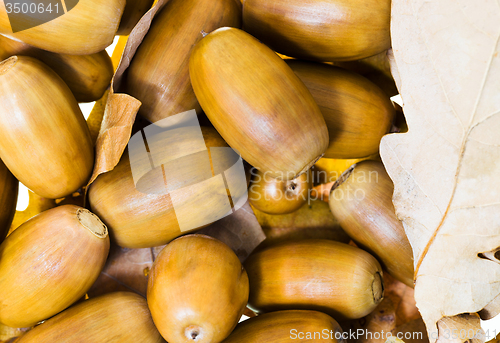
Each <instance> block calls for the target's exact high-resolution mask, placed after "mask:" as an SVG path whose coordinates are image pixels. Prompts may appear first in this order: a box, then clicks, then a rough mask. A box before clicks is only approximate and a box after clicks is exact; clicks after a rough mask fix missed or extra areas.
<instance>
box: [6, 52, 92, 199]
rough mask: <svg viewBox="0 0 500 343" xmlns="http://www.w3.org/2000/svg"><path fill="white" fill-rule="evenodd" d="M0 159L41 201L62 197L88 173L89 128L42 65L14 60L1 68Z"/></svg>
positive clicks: (55, 77) (63, 88) (65, 91)
mask: <svg viewBox="0 0 500 343" xmlns="http://www.w3.org/2000/svg"><path fill="white" fill-rule="evenodd" d="M0 136H1V137H2V139H1V140H0V158H1V159H2V160H3V162H4V163H5V165H6V166H7V167H8V168H9V170H10V171H11V172H12V174H14V176H15V177H16V178H17V179H18V180H19V181H21V182H22V183H23V184H24V185H26V187H28V188H29V189H31V190H32V191H33V192H35V193H37V194H38V195H40V196H42V197H44V198H50V199H58V198H62V197H65V196H67V195H69V194H71V193H73V192H74V191H76V190H78V189H79V188H80V187H82V186H84V185H85V184H86V183H87V181H88V179H89V178H90V175H91V173H92V168H93V165H94V148H93V144H92V140H91V137H90V132H89V128H88V126H87V123H86V122H85V118H84V117H83V114H82V112H81V110H80V108H79V107H78V103H77V102H76V100H75V97H74V96H73V94H72V93H71V90H70V89H69V88H68V86H67V85H66V84H65V83H64V81H63V80H62V79H61V78H60V77H59V76H58V75H57V74H56V73H55V72H54V71H52V70H51V69H50V68H49V67H47V66H46V65H45V64H43V63H42V62H40V61H38V60H36V59H34V58H32V57H25V56H13V57H10V58H8V59H6V60H5V61H3V62H1V63H0Z"/></svg>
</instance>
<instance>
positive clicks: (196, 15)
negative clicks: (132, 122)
mask: <svg viewBox="0 0 500 343" xmlns="http://www.w3.org/2000/svg"><path fill="white" fill-rule="evenodd" d="M223 26H234V27H240V26H241V5H240V4H238V3H237V2H236V1H234V0H170V1H168V2H167V3H166V5H165V7H164V8H163V9H162V10H161V12H160V13H159V14H158V15H157V16H156V17H155V19H154V21H153V23H152V25H151V28H150V29H149V31H148V33H147V35H146V37H145V38H144V40H143V41H142V43H141V45H140V46H139V48H138V49H137V52H136V54H135V55H134V58H133V60H132V62H131V64H130V67H129V69H128V77H127V84H126V86H125V91H126V92H127V93H128V94H130V95H132V96H133V97H135V98H137V99H138V100H140V101H141V102H142V106H141V108H140V109H139V114H140V115H142V116H143V117H144V118H146V119H147V120H149V121H151V122H152V123H155V122H157V121H159V120H161V119H164V118H166V117H170V116H172V115H176V114H178V113H182V112H185V111H188V110H191V109H195V110H196V112H198V113H200V111H201V108H200V105H199V103H198V100H196V96H195V95H194V92H193V87H192V86H191V81H190V79H189V56H190V55H191V51H192V50H193V47H194V46H195V44H196V43H197V42H198V41H200V40H201V39H202V38H203V35H202V33H203V32H207V33H208V32H211V31H213V30H215V29H217V28H219V27H223Z"/></svg>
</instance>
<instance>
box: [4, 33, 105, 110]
mask: <svg viewBox="0 0 500 343" xmlns="http://www.w3.org/2000/svg"><path fill="white" fill-rule="evenodd" d="M14 55H20V56H30V57H34V58H36V59H38V60H40V61H41V62H43V63H45V64H46V65H47V66H48V67H50V68H51V69H52V70H53V71H55V72H56V73H57V75H59V76H60V77H61V79H63V81H64V82H65V83H66V85H67V86H68V87H69V89H71V92H72V93H73V95H74V96H75V98H76V100H77V101H78V102H90V101H96V100H98V99H100V98H101V97H102V96H103V94H104V91H105V90H106V89H107V88H108V86H109V85H110V83H111V78H112V77H113V64H112V63H111V58H110V57H109V55H108V53H107V52H106V51H104V50H103V51H101V52H98V53H95V54H91V55H81V56H79V55H64V54H56V53H53V52H49V51H45V50H41V49H37V48H35V47H32V46H30V45H28V44H25V43H22V42H18V41H15V40H13V39H9V38H7V37H4V36H1V35H0V60H4V59H6V58H9V57H11V56H14Z"/></svg>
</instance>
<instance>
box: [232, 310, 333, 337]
mask: <svg viewBox="0 0 500 343" xmlns="http://www.w3.org/2000/svg"><path fill="white" fill-rule="evenodd" d="M315 333H316V334H315ZM308 334H309V335H310V336H307V335H308ZM341 334H342V328H341V327H340V325H339V324H338V323H337V322H336V321H335V319H333V318H332V317H330V316H329V315H327V314H324V313H321V312H317V311H306V310H289V311H276V312H271V313H264V314H262V315H260V316H257V317H254V318H250V319H247V320H245V321H244V322H242V323H240V324H238V326H237V327H236V329H234V331H233V333H232V334H231V335H230V336H229V337H228V338H226V339H225V340H224V341H223V343H261V342H272V343H289V342H290V341H291V339H304V340H301V342H325V343H327V342H330V343H336V342H340V341H342V339H339V338H340V337H341Z"/></svg>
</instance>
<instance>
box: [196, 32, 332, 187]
mask: <svg viewBox="0 0 500 343" xmlns="http://www.w3.org/2000/svg"><path fill="white" fill-rule="evenodd" d="M189 73H190V76H191V83H192V85H193V89H194V92H195V94H196V97H197V98H198V100H199V102H200V104H201V107H202V108H203V110H204V111H205V113H206V115H207V117H208V118H209V119H210V121H211V123H212V124H213V125H214V127H215V128H216V129H217V131H218V132H219V133H220V134H221V136H222V137H223V138H224V140H225V141H226V142H227V143H228V144H229V146H231V147H232V148H233V149H235V150H237V151H238V152H239V153H240V154H241V156H242V157H243V159H245V160H246V161H247V162H248V163H250V164H251V165H252V166H254V167H256V168H257V169H259V170H260V171H261V172H262V173H267V175H269V176H271V177H274V178H276V179H279V180H292V179H294V178H296V177H298V176H300V174H302V173H305V172H306V171H307V170H308V169H309V168H310V167H311V166H312V165H313V164H314V163H315V162H316V161H317V160H318V159H319V158H320V157H321V156H322V154H323V153H324V152H325V150H326V148H327V146H328V130H327V128H326V124H325V120H324V119H323V116H322V114H321V112H320V110H319V108H318V105H316V103H315V101H314V99H313V97H312V96H311V93H310V92H309V91H308V90H307V88H306V87H305V86H304V84H303V83H302V82H301V81H300V79H299V78H298V77H297V76H296V75H295V74H294V73H293V71H292V70H291V69H290V68H289V67H288V65H287V64H286V63H285V62H284V61H283V60H282V59H281V58H279V57H278V56H277V55H276V54H275V53H274V52H273V51H272V50H271V49H269V48H268V47H267V46H265V45H264V44H262V43H260V42H259V41H258V40H257V39H255V38H253V37H252V36H250V35H249V34H248V33H246V32H244V31H242V30H239V29H235V28H221V29H218V30H215V31H214V32H212V33H210V34H208V35H207V36H206V37H205V38H203V39H202V40H201V41H200V42H199V43H198V44H196V46H195V48H194V50H193V52H192V54H191V59H190V61H189Z"/></svg>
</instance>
